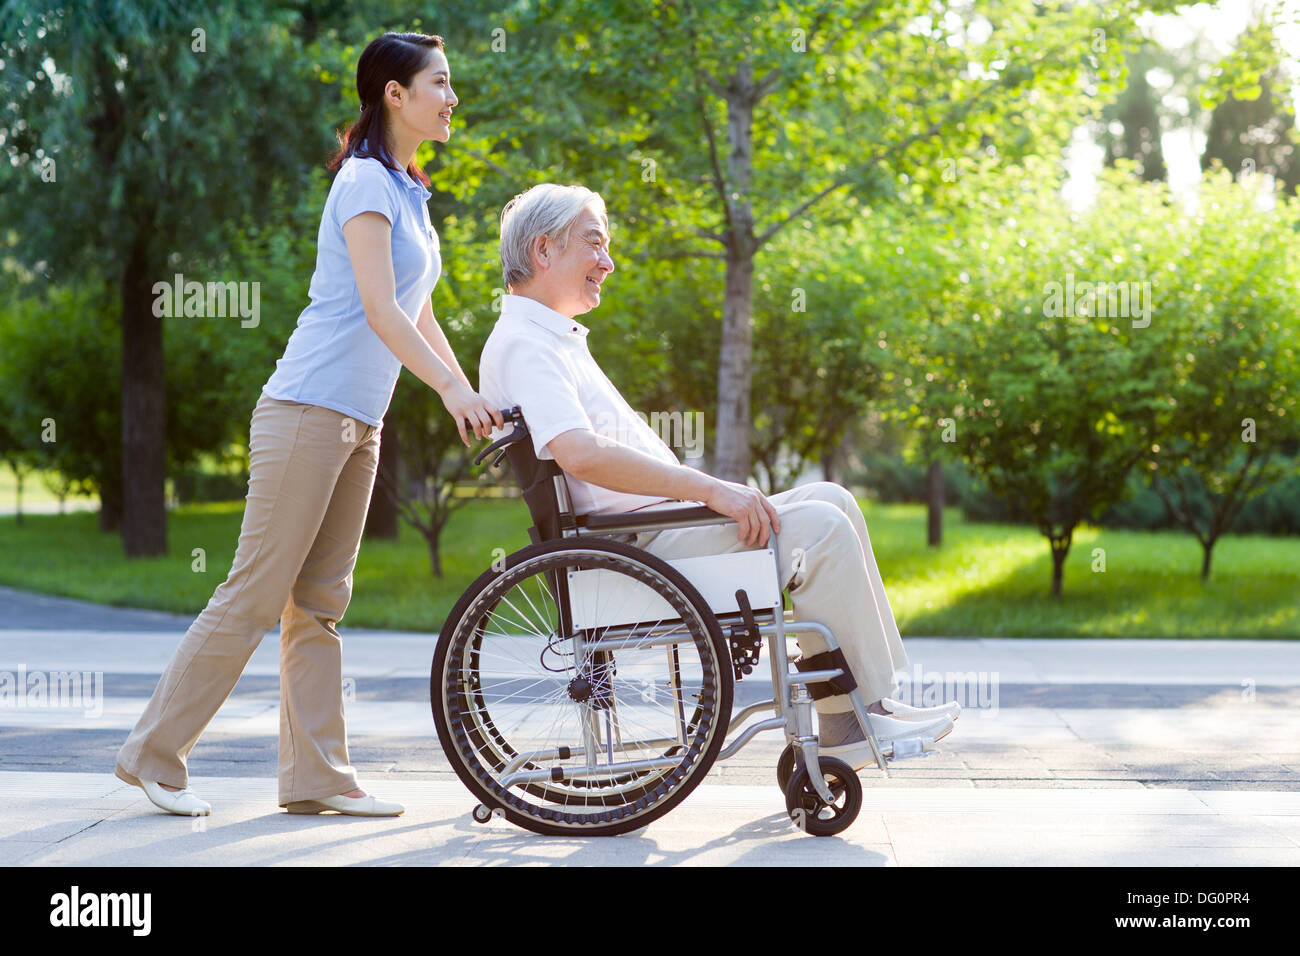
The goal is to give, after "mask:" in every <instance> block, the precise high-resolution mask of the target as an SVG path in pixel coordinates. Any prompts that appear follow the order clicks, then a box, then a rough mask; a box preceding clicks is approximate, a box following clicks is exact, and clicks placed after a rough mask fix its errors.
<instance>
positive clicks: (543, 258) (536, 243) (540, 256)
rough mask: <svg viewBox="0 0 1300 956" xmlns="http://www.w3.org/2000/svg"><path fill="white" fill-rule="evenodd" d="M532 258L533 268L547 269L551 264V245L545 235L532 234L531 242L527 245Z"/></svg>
mask: <svg viewBox="0 0 1300 956" xmlns="http://www.w3.org/2000/svg"><path fill="white" fill-rule="evenodd" d="M528 251H529V254H530V255H531V256H532V259H533V268H534V269H547V268H550V265H551V247H550V244H549V243H548V241H547V238H546V236H545V235H540V236H534V237H533V244H532V245H531V246H529V247H528Z"/></svg>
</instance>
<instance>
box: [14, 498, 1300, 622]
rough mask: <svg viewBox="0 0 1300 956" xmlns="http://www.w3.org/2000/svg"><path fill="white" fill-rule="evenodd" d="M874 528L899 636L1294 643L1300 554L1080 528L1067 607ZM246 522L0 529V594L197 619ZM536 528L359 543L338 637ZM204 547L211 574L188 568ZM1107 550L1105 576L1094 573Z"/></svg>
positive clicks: (473, 517) (909, 531)
mask: <svg viewBox="0 0 1300 956" xmlns="http://www.w3.org/2000/svg"><path fill="white" fill-rule="evenodd" d="M865 513H866V516H867V525H868V527H869V529H870V531H871V536H872V544H873V546H874V548H875V551H876V555H877V558H878V560H879V562H880V568H881V574H882V576H883V577H884V581H885V586H886V588H887V590H888V592H889V598H890V602H891V604H892V605H893V608H894V613H895V615H896V617H897V618H898V623H899V627H900V629H901V630H902V632H903V633H904V634H905V635H942V636H1003V637H1054V636H1060V637H1093V636H1095V637H1271V638H1295V637H1300V539H1296V538H1267V537H1261V536H1240V537H1229V538H1225V539H1224V540H1223V541H1221V542H1220V544H1219V545H1218V547H1217V548H1216V550H1215V556H1214V569H1213V574H1212V576H1211V579H1210V581H1209V582H1208V583H1207V584H1204V585H1203V584H1202V583H1201V581H1200V579H1199V577H1198V573H1199V570H1200V548H1199V546H1198V545H1197V544H1196V542H1195V540H1193V539H1192V538H1191V537H1189V536H1187V535H1183V534H1178V533H1172V532H1160V533H1141V532H1130V531H1108V530H1104V529H1097V528H1083V529H1080V530H1078V531H1076V533H1075V537H1074V547H1073V548H1072V549H1071V552H1070V557H1069V559H1068V561H1067V563H1066V570H1065V595H1064V598H1063V599H1062V600H1060V601H1057V600H1054V599H1053V598H1052V597H1051V596H1050V594H1049V586H1050V575H1051V559H1050V557H1049V555H1048V551H1047V543H1046V541H1045V540H1044V539H1043V538H1042V537H1040V536H1039V535H1038V534H1037V533H1036V532H1035V531H1034V530H1032V529H1030V528H1025V527H1020V526H1013V525H988V524H971V523H967V522H965V521H963V520H962V519H961V516H960V513H959V512H957V511H956V510H953V509H950V510H949V511H948V512H947V514H946V521H945V538H944V544H943V547H941V548H938V549H931V548H929V547H928V546H927V545H926V544H925V510H924V507H923V506H921V505H879V504H872V503H867V504H866V506H865ZM242 514H243V502H242V501H237V502H229V503H222V504H207V505H191V506H186V507H183V508H180V509H178V510H176V511H174V512H172V513H171V515H170V518H169V523H168V543H169V546H170V555H169V556H168V557H166V558H155V559H147V560H135V561H129V562H128V561H126V560H125V559H124V558H123V557H122V546H121V540H120V538H119V537H118V536H117V535H115V534H102V533H100V532H99V531H98V529H97V523H96V522H97V517H96V515H95V514H94V513H93V512H92V513H82V514H67V515H28V516H27V517H26V522H25V524H24V525H23V526H22V527H17V526H16V525H15V522H14V519H13V518H12V517H10V516H6V517H0V584H6V585H9V586H12V587H21V588H29V589H32V590H37V591H44V592H47V593H51V594H62V595H68V596H71V597H78V598H82V599H85V600H91V601H99V602H102V603H106V604H119V605H127V606H134V607H150V608H159V609H163V610H170V611H179V612H181V613H184V614H192V615H197V614H198V612H199V611H201V610H202V609H203V606H204V605H205V604H206V603H207V600H208V598H209V597H210V596H211V595H212V592H213V590H214V589H215V588H216V587H217V585H218V584H220V583H221V582H222V581H223V580H224V579H225V575H226V573H227V572H228V571H229V570H230V564H231V561H232V560H233V559H234V552H235V544H236V542H237V540H238V537H239V526H240V519H241V517H242ZM527 525H528V519H527V514H526V511H525V509H524V505H523V503H522V501H520V500H519V499H505V500H479V501H473V502H470V503H469V504H467V505H466V506H465V507H464V508H462V509H461V510H460V511H458V512H456V513H455V514H454V515H453V516H452V519H451V523H450V525H449V526H448V529H447V532H446V535H445V542H444V547H443V563H444V569H445V573H446V576H445V577H444V578H443V579H441V580H438V579H435V578H433V577H432V575H431V574H430V571H429V556H428V552H427V549H426V547H425V543H424V539H423V538H422V537H421V536H420V535H419V534H418V533H417V532H416V531H414V530H413V529H411V528H409V527H407V526H406V525H403V526H402V529H401V535H400V538H399V540H398V541H396V542H386V541H365V542H363V543H362V547H361V555H360V557H359V559H358V562H357V569H356V572H355V575H354V590H353V597H352V603H351V605H350V606H349V607H348V611H347V614H346V615H345V617H344V621H343V623H344V625H345V626H346V625H352V626H354V627H386V628H398V629H413V630H425V631H433V630H437V629H438V627H439V626H440V625H441V622H442V620H443V617H444V616H445V615H446V613H447V611H448V610H449V609H450V608H451V605H452V604H453V603H454V602H455V600H456V598H457V597H458V596H459V595H460V594H461V592H462V591H464V589H465V588H466V587H467V586H468V585H469V583H470V582H471V581H472V580H473V579H474V578H475V577H476V576H477V575H478V574H479V573H481V572H482V571H483V570H484V569H485V568H487V567H488V566H489V565H490V564H491V562H492V559H493V549H495V548H505V549H507V550H511V551H512V550H515V549H516V548H519V547H522V546H523V545H525V544H526V543H527V532H526V528H527ZM195 548H202V549H203V550H204V552H205V560H206V570H204V571H202V572H198V571H195V570H193V569H192V567H191V565H192V562H193V561H194V560H195V559H194V557H193V556H192V552H193V549H195ZM1097 548H1101V549H1104V551H1105V568H1106V569H1105V571H1104V572H1103V571H1094V570H1092V566H1093V564H1094V560H1095V559H1094V555H1093V552H1094V549H1097Z"/></svg>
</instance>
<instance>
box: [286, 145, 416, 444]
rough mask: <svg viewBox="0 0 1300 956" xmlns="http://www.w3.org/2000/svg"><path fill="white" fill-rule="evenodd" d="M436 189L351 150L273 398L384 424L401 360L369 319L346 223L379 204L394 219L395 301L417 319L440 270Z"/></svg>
mask: <svg viewBox="0 0 1300 956" xmlns="http://www.w3.org/2000/svg"><path fill="white" fill-rule="evenodd" d="M429 195H430V193H429V190H427V189H425V188H424V186H422V185H421V184H420V183H418V182H416V181H415V180H413V179H411V177H410V176H408V175H407V174H406V173H405V172H399V171H398V170H396V169H391V168H389V167H387V166H385V165H384V164H383V163H381V162H380V161H379V160H377V159H373V158H364V159H363V158H360V157H357V156H352V157H349V158H348V159H347V160H346V161H344V163H343V165H342V166H341V167H340V168H339V172H338V175H337V176H335V178H334V183H333V185H331V186H330V192H329V197H328V198H327V199H326V200H325V212H324V213H323V214H322V215H321V221H320V231H319V233H318V234H317V237H316V272H315V273H314V274H313V275H312V277H311V287H310V288H309V290H308V295H309V296H310V297H311V303H310V304H309V305H308V306H307V308H305V309H304V310H303V311H302V314H301V315H300V316H299V317H298V325H297V327H296V328H295V329H294V330H293V334H292V335H291V336H289V342H288V344H287V345H286V346H285V349H284V354H283V356H281V357H280V358H279V359H278V360H277V361H276V363H275V371H274V372H272V373H271V377H270V378H269V379H267V381H266V384H265V385H264V386H263V387H262V391H263V392H265V393H266V394H267V395H269V396H270V397H271V398H279V399H284V400H287V401H292V402H306V403H308V404H311V405H323V406H325V407H326V408H332V409H334V410H335V411H338V412H342V413H343V414H345V415H351V416H353V417H355V418H358V419H360V420H361V421H363V422H365V423H366V424H368V425H376V426H377V425H379V424H380V423H381V422H382V421H383V417H384V413H385V412H387V411H388V403H389V402H390V401H392V398H393V389H394V388H395V386H396V385H397V376H398V373H400V372H401V370H402V363H401V362H400V361H399V360H398V358H397V356H395V355H394V354H393V353H392V351H391V350H390V349H389V348H388V346H387V345H385V344H384V342H383V340H382V339H381V338H380V337H379V335H378V334H377V333H376V332H375V330H374V329H372V328H371V327H370V326H369V325H368V324H367V322H366V312H365V309H364V308H363V307H362V305H361V293H360V292H359V291H358V289H357V281H356V276H355V274H354V273H353V271H352V260H351V259H350V258H349V257H348V247H347V243H346V242H345V241H344V239H343V224H344V223H346V222H347V221H348V220H349V219H351V218H352V217H353V216H356V215H358V214H360V213H363V212H377V213H380V214H381V215H383V217H384V218H385V219H387V220H388V221H389V223H391V224H392V227H393V238H392V249H393V276H394V278H395V280H396V291H397V304H398V306H399V307H400V308H401V310H402V311H403V312H404V313H406V315H407V317H408V318H410V320H411V323H412V324H414V323H415V322H416V321H418V319H419V317H420V312H421V311H422V310H423V308H424V305H425V303H427V302H428V301H429V296H430V295H431V294H432V293H433V287H434V285H435V284H436V283H437V281H438V276H439V274H440V273H441V271H442V258H441V256H440V255H439V252H438V235H437V233H435V232H434V229H433V224H432V223H431V222H430V221H429V207H428V205H427V202H428V199H429Z"/></svg>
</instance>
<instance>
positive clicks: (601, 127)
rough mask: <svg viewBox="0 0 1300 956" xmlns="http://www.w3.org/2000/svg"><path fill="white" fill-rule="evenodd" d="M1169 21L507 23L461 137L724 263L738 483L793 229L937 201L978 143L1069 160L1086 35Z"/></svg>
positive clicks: (817, 8)
mask: <svg viewBox="0 0 1300 956" xmlns="http://www.w3.org/2000/svg"><path fill="white" fill-rule="evenodd" d="M1172 6H1173V4H1172V3H1154V4H1153V3H1147V4H1138V3H1132V2H1129V3H1121V4H1117V5H1111V6H1110V7H1109V8H1107V9H1106V10H1098V9H1095V8H1094V7H1092V6H1091V5H1088V4H1076V5H1069V6H1063V7H1060V8H1052V9H1048V8H1046V7H1044V6H1042V5H1041V4H1034V3H1030V2H1021V0H1006V2H1000V3H990V4H984V5H982V7H981V12H979V13H974V12H973V11H972V10H971V9H970V8H969V6H968V5H965V4H941V5H939V6H938V7H936V6H935V5H934V4H929V3H926V4H922V3H918V2H914V0H907V2H905V0H894V2H867V3H860V4H852V5H849V6H848V7H845V6H844V5H843V4H841V3H839V2H830V0H827V2H822V3H807V4H803V5H800V6H798V7H792V6H790V5H789V4H785V3H779V2H776V0H743V2H737V3H734V4H729V5H726V6H725V7H718V8H710V7H705V6H703V5H697V4H696V3H693V2H689V0H676V2H674V0H659V2H654V3H651V4H645V3H627V2H621V0H605V2H602V3H600V4H592V3H576V2H561V3H557V4H554V5H551V6H547V7H545V8H542V7H521V8H518V9H517V10H515V11H512V12H511V13H509V14H507V15H505V16H503V18H502V27H501V29H502V30H503V31H504V36H505V37H506V38H507V39H506V41H505V42H506V46H505V48H503V52H502V55H501V56H499V57H497V58H496V60H494V61H493V62H492V64H491V67H492V73H493V76H492V77H491V78H485V79H484V83H485V87H486V88H485V91H484V92H485V93H486V96H487V98H488V99H489V100H491V101H492V102H493V104H494V105H493V106H491V107H489V108H488V110H487V112H488V113H489V114H494V115H492V116H490V117H489V118H488V119H487V121H486V122H485V123H484V124H483V125H481V126H479V127H476V129H478V130H479V134H480V135H481V136H482V142H483V143H484V146H483V153H482V155H486V156H490V157H491V158H492V159H493V160H494V161H499V162H501V163H503V164H508V163H511V162H513V161H515V160H516V159H518V158H519V157H523V158H524V159H526V160H527V161H528V163H529V165H528V168H529V169H531V170H536V171H537V172H534V173H532V175H531V176H530V179H531V178H536V176H537V175H538V174H539V173H542V174H552V175H553V174H554V173H555V171H556V170H560V171H562V172H563V173H564V174H566V175H568V176H569V177H573V176H575V175H576V176H578V177H580V178H581V179H583V180H584V181H585V182H587V184H588V185H591V186H592V188H597V189H600V190H601V191H602V192H603V193H605V195H606V199H607V201H608V204H609V206H610V208H611V209H612V210H613V211H614V213H615V215H616V217H617V218H618V219H619V220H620V221H622V222H624V223H627V224H628V225H629V226H632V225H633V224H635V225H634V228H636V229H638V230H645V231H648V232H650V233H652V234H653V235H654V237H655V239H656V244H657V248H658V252H657V255H659V256H662V257H665V258H670V259H705V260H714V261H716V262H719V263H721V264H722V266H723V270H722V275H721V277H720V278H721V286H722V288H721V289H720V290H717V291H715V293H714V299H715V301H716V300H717V299H720V300H721V308H720V325H721V328H720V334H719V335H718V336H717V341H718V348H719V352H718V357H717V368H716V375H717V379H716V387H715V395H714V397H713V402H712V404H713V405H715V406H716V409H717V412H716V415H715V416H714V421H715V423H716V451H715V456H714V462H713V468H714V470H715V471H716V472H717V473H718V474H719V475H721V476H722V477H724V478H728V479H732V480H744V479H745V477H746V476H747V475H748V474H749V473H750V430H751V428H750V426H751V405H752V403H751V388H752V386H751V377H752V369H753V331H752V321H753V318H754V314H753V291H754V290H753V282H754V274H755V269H756V262H757V259H756V257H757V255H758V253H759V252H760V251H762V250H763V249H764V248H765V247H767V246H768V245H769V244H770V243H771V242H772V241H773V239H775V238H776V237H777V236H778V235H779V234H780V233H782V232H783V231H784V230H786V229H788V228H790V227H791V226H792V225H794V224H802V223H804V222H808V223H809V224H810V225H812V226H814V227H815V228H812V229H811V230H810V231H808V232H807V233H801V235H802V236H803V238H804V241H806V242H812V243H815V242H817V241H818V237H819V229H820V227H821V226H823V225H825V224H827V223H830V222H836V221H840V222H842V221H847V220H848V219H851V218H852V217H854V216H856V215H858V214H860V212H861V210H862V209H863V207H864V206H865V205H867V204H869V203H873V202H881V201H886V200H888V199H889V198H890V197H891V196H893V195H894V194H895V193H897V192H899V191H900V190H901V191H909V190H914V191H921V192H924V191H926V190H927V189H933V188H936V187H939V186H941V185H942V181H943V180H942V176H943V173H944V171H945V170H947V169H948V168H949V166H950V164H952V163H955V162H956V161H957V159H958V158H959V157H961V156H962V155H964V154H968V153H973V152H974V151H975V150H976V149H977V148H979V147H981V146H983V145H986V144H987V143H988V141H989V140H990V139H992V140H994V141H996V142H997V143H998V144H999V147H998V148H999V150H1000V154H1001V155H1002V156H1003V157H1004V158H1006V159H1014V158H1015V157H1017V156H1020V155H1024V154H1027V153H1030V152H1033V151H1035V150H1037V149H1040V148H1042V147H1043V145H1044V144H1045V143H1046V144H1052V145H1054V146H1055V145H1059V144H1061V143H1063V142H1064V141H1065V139H1066V137H1068V135H1069V132H1070V126H1071V122H1070V117H1072V116H1073V115H1075V114H1077V113H1078V112H1079V111H1080V109H1081V105H1082V103H1083V101H1084V98H1085V93H1084V92H1083V90H1082V86H1083V84H1082V83H1081V82H1079V81H1080V79H1081V78H1082V77H1083V76H1084V75H1085V74H1090V73H1092V72H1094V71H1096V73H1097V76H1096V80H1097V83H1098V85H1099V87H1100V88H1106V87H1107V85H1108V84H1109V83H1110V82H1112V78H1111V77H1110V73H1111V69H1110V67H1111V65H1112V63H1113V62H1114V60H1115V58H1116V57H1117V56H1118V49H1119V44H1110V45H1109V47H1107V46H1106V45H1105V44H1102V45H1101V47H1100V48H1098V47H1097V46H1096V45H1095V44H1093V43H1091V42H1090V41H1091V38H1092V36H1093V34H1094V33H1095V32H1096V31H1100V30H1105V31H1110V33H1111V34H1112V35H1115V34H1123V33H1125V32H1127V30H1128V29H1129V26H1130V24H1131V21H1132V18H1133V17H1134V16H1136V15H1137V13H1138V12H1140V11H1141V10H1143V9H1168V8H1172ZM1107 17H1109V19H1108V18H1107ZM954 24H955V25H954ZM512 43H513V44H514V46H510V44H512ZM521 49H522V51H523V55H520V52H519V51H520V50H521ZM521 91H522V93H521ZM665 105H668V106H669V108H665ZM482 107H483V102H482V99H480V108H481V109H482ZM520 129H529V130H532V131H533V135H531V136H528V137H525V136H522V135H521V134H520ZM831 197H835V198H836V199H838V200H839V202H838V203H833V202H831V201H829V200H830V198H831Z"/></svg>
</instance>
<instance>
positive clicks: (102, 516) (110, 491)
mask: <svg viewBox="0 0 1300 956" xmlns="http://www.w3.org/2000/svg"><path fill="white" fill-rule="evenodd" d="M121 527H122V489H121V488H119V487H118V482H113V483H112V484H109V483H107V482H104V483H102V484H101V485H100V487H99V530H100V531H103V532H110V531H117V530H118V529H119V528H121Z"/></svg>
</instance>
